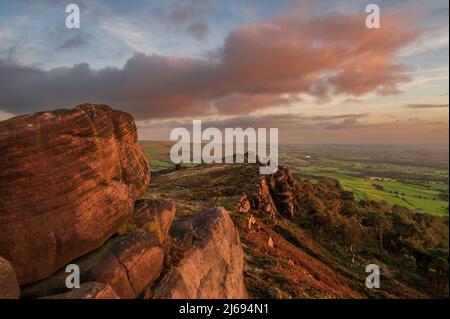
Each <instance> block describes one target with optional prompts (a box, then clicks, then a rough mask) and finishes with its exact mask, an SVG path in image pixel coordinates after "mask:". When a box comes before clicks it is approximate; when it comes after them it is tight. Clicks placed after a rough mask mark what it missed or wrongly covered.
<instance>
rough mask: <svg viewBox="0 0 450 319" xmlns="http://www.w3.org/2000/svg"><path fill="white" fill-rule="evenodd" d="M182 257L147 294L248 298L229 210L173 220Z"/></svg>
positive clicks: (166, 296) (174, 231)
mask: <svg viewBox="0 0 450 319" xmlns="http://www.w3.org/2000/svg"><path fill="white" fill-rule="evenodd" d="M171 234H172V236H173V237H174V244H177V245H178V247H181V249H182V251H183V252H182V253H181V257H180V258H179V260H178V261H177V262H175V263H174V264H173V265H172V267H171V268H170V269H169V270H168V271H167V273H166V274H165V276H163V278H161V279H160V280H159V282H158V285H157V286H156V287H151V288H150V289H148V290H147V294H146V298H164V299H166V298H167V299H172V298H177V299H178V298H188V299H190V298H246V297H247V293H246V290H245V286H244V277H243V251H242V248H241V244H240V240H239V234H238V232H237V230H236V228H235V227H234V224H233V221H232V220H231V218H230V215H229V214H228V212H227V211H226V210H225V209H223V208H214V209H209V210H206V211H204V212H202V213H199V214H196V215H193V216H189V217H181V218H178V219H176V220H175V222H174V223H173V226H172V229H171Z"/></svg>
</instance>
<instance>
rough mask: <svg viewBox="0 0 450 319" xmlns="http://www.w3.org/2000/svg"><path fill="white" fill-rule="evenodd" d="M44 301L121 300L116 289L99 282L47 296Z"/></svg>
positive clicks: (88, 283)
mask: <svg viewBox="0 0 450 319" xmlns="http://www.w3.org/2000/svg"><path fill="white" fill-rule="evenodd" d="M43 299H120V298H119V297H118V296H117V294H116V292H115V291H114V289H112V288H111V287H110V286H108V285H105V284H101V283H98V282H87V283H85V284H82V285H80V288H74V289H72V290H70V291H68V292H66V293H63V294H59V295H53V296H47V297H44V298H43Z"/></svg>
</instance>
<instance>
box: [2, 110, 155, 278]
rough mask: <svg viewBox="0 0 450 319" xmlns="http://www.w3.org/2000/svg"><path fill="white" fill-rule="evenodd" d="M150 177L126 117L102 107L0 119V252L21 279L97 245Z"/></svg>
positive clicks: (44, 273)
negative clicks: (0, 120)
mask: <svg viewBox="0 0 450 319" xmlns="http://www.w3.org/2000/svg"><path fill="white" fill-rule="evenodd" d="M149 182H150V166H149V163H148V161H147V159H146V157H145V155H144V154H143V151H142V150H141V148H140V147H139V146H138V144H137V130H136V126H135V123H134V120H133V118H132V117H131V115H129V114H127V113H124V112H121V111H117V110H113V109H111V108H110V107H108V106H104V105H94V104H84V105H80V106H77V107H76V108H74V109H61V110H55V111H51V112H41V113H36V114H30V115H24V116H18V117H15V118H12V119H9V120H6V121H3V122H0V255H1V256H3V257H5V258H6V259H8V260H9V261H10V262H11V264H12V266H13V267H14V269H15V271H16V273H17V277H18V280H19V283H20V284H27V283H32V282H35V281H37V280H39V279H43V278H45V277H47V276H49V275H50V274H52V273H54V272H55V271H57V270H58V269H60V268H61V267H63V266H64V265H66V264H67V263H68V262H70V261H71V260H73V259H75V258H77V257H79V256H82V255H84V254H86V253H88V252H90V251H92V250H94V249H96V248H98V247H100V246H101V245H102V244H103V242H104V241H105V240H107V239H108V238H109V237H110V236H111V235H113V234H114V233H116V232H117V229H118V228H119V227H120V226H121V225H122V224H124V223H125V221H127V220H128V219H129V218H130V217H131V215H132V213H133V207H134V202H135V200H136V199H137V198H138V197H139V196H141V195H142V194H143V193H144V192H145V189H146V188H147V186H148V184H149Z"/></svg>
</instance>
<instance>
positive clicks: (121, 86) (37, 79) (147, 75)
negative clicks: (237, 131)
mask: <svg viewBox="0 0 450 319" xmlns="http://www.w3.org/2000/svg"><path fill="white" fill-rule="evenodd" d="M419 33H420V32H419V31H417V30H414V29H413V28H412V27H411V26H410V25H409V24H407V23H405V22H404V21H402V20H400V19H397V20H395V21H394V20H392V21H390V20H389V19H388V18H386V19H384V20H383V26H382V28H381V29H367V28H366V27H365V15H344V14H334V15H329V16H325V17H319V18H313V19H311V20H309V21H298V20H295V19H292V18H286V17H284V18H278V19H275V20H273V21H269V22H264V23H258V24H252V25H244V26H241V27H239V28H237V29H235V30H233V31H232V32H231V33H230V34H229V35H228V37H227V38H226V40H225V43H224V46H223V47H222V48H221V49H220V50H217V51H216V52H214V53H211V54H210V55H208V57H207V58H204V59H191V58H178V57H169V56H160V55H144V54H136V55H135V56H133V57H132V58H130V59H129V60H128V61H127V63H126V64H125V66H124V67H123V68H122V69H118V68H105V69H101V70H92V69H90V67H89V65H87V64H81V65H76V66H74V67H71V68H59V69H53V70H51V71H49V72H46V71H42V70H39V69H32V68H27V67H23V66H18V65H11V64H10V63H8V62H6V61H3V62H2V61H0V89H1V92H2V94H1V95H0V108H1V109H3V110H5V111H7V112H13V113H22V112H30V111H36V110H38V109H42V108H49V107H53V106H62V105H73V104H77V103H81V102H86V101H91V102H101V103H108V104H111V105H113V106H116V107H120V108H123V109H125V110H127V111H129V112H131V113H132V114H134V115H135V116H136V117H138V118H141V119H142V118H167V117H179V116H190V115H192V116H196V115H207V114H248V113H250V112H252V111H255V110H259V109H262V108H266V107H268V106H272V105H280V104H281V105H289V103H291V102H292V100H293V99H294V100H295V96H296V95H297V94H298V93H306V94H310V95H312V96H316V97H318V98H327V97H330V96H333V95H335V94H339V93H346V94H350V95H353V96H355V97H357V96H360V95H363V94H365V93H369V92H375V93H378V94H393V93H396V92H397V91H398V84H399V83H401V82H405V81H408V77H406V76H405V75H404V74H403V67H402V66H401V65H397V64H395V62H394V59H395V57H396V53H397V51H398V50H399V49H400V48H403V47H405V46H406V45H407V44H409V43H410V42H411V41H412V40H414V39H415V38H416V37H417V36H418V34H419ZM281 96H293V97H291V98H289V99H286V98H282V97H281Z"/></svg>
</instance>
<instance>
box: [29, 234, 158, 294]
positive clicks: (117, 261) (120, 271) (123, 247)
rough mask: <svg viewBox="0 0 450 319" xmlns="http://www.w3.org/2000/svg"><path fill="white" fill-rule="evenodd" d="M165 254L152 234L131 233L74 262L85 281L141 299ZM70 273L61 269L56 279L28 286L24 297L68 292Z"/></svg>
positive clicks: (51, 278)
mask: <svg viewBox="0 0 450 319" xmlns="http://www.w3.org/2000/svg"><path fill="white" fill-rule="evenodd" d="M163 261H164V252H163V249H162V248H161V247H160V246H159V241H158V239H157V238H156V236H154V235H152V234H150V233H144V232H139V233H129V234H126V235H123V236H117V237H115V238H112V239H110V240H108V242H107V243H106V244H105V245H103V246H102V247H101V248H99V249H98V250H96V251H93V252H91V253H89V254H88V255H86V256H83V257H81V258H78V259H76V260H74V261H73V262H72V263H73V264H76V265H78V266H79V268H80V279H81V282H82V283H83V282H84V283H85V282H98V283H102V284H105V285H108V286H111V288H112V289H113V290H114V291H115V292H116V294H117V295H118V296H119V297H120V298H127V299H132V298H136V297H138V296H139V295H140V294H142V292H143V291H144V290H145V288H147V286H149V285H151V284H152V283H153V282H154V281H155V280H156V279H157V278H158V277H159V275H160V273H161V271H162V268H163ZM67 275H68V274H67V273H65V272H64V269H63V270H60V271H59V272H57V273H56V274H54V275H53V276H51V277H49V278H47V279H45V280H43V281H40V282H38V283H36V284H33V285H31V286H29V287H26V288H25V289H24V290H23V292H22V297H24V298H36V297H43V296H46V295H55V294H60V293H65V292H66V291H67V288H66V285H65V280H66V277H67Z"/></svg>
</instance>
